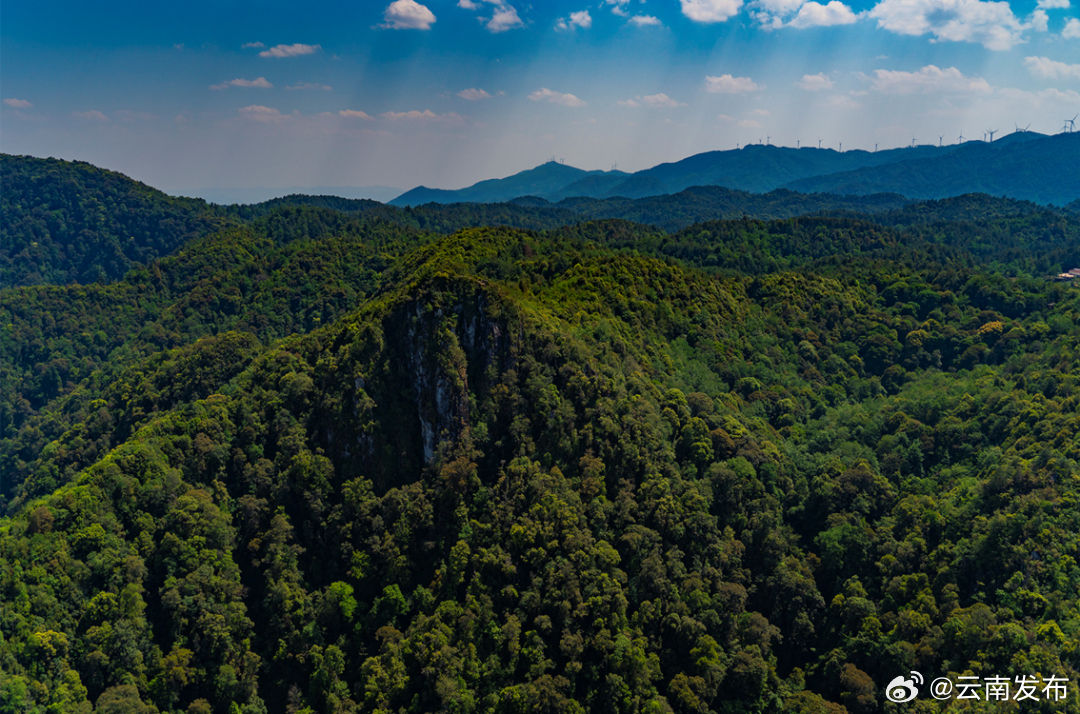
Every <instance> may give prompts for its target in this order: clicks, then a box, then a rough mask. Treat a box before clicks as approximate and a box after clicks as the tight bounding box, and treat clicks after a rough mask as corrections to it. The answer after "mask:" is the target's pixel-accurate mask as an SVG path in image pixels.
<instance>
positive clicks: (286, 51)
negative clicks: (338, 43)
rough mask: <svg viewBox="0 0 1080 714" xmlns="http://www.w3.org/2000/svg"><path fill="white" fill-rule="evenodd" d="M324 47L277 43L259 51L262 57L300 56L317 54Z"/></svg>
mask: <svg viewBox="0 0 1080 714" xmlns="http://www.w3.org/2000/svg"><path fill="white" fill-rule="evenodd" d="M321 49H322V45H301V44H295V45H276V46H274V47H271V48H270V49H268V50H263V51H262V52H260V53H259V56H260V57H300V56H301V55H311V54H315V53H316V52H318V51H319V50H321Z"/></svg>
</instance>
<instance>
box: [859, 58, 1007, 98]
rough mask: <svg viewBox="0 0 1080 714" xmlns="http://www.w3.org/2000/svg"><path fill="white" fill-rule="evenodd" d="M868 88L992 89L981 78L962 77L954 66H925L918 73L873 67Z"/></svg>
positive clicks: (915, 91)
mask: <svg viewBox="0 0 1080 714" xmlns="http://www.w3.org/2000/svg"><path fill="white" fill-rule="evenodd" d="M870 89H872V90H873V91H875V92H880V93H882V94H986V93H989V92H990V91H992V88H991V87H990V84H989V83H988V82H987V81H986V80H985V79H983V78H982V77H965V76H964V75H963V73H962V72H960V70H958V69H957V68H956V67H949V68H948V69H939V68H938V67H935V66H934V65H932V64H931V65H927V66H925V67H923V68H922V69H920V70H919V71H918V72H894V71H891V70H886V69H876V70H874V78H873V79H872V80H871V82H870Z"/></svg>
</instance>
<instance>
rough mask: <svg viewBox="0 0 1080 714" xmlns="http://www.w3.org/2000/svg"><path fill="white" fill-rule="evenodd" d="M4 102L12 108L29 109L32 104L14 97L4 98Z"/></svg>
mask: <svg viewBox="0 0 1080 714" xmlns="http://www.w3.org/2000/svg"><path fill="white" fill-rule="evenodd" d="M4 104H6V105H8V106H9V107H11V108H12V109H29V108H30V107H32V106H34V105H33V104H31V103H30V102H29V100H26V99H15V98H14V97H10V98H8V99H5V100H4Z"/></svg>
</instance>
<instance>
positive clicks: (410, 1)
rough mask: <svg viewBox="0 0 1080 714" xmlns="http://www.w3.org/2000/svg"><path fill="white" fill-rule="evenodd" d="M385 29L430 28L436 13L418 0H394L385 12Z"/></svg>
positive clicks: (383, 26)
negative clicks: (417, 0)
mask: <svg viewBox="0 0 1080 714" xmlns="http://www.w3.org/2000/svg"><path fill="white" fill-rule="evenodd" d="M383 20H384V21H385V22H384V23H383V24H382V25H379V27H380V28H382V29H384V30H430V29H431V25H432V23H434V22H435V13H433V12H432V11H431V10H429V9H428V8H427V7H426V6H424V5H421V4H420V3H418V2H416V0H394V2H392V3H390V4H389V5H388V6H387V7H386V10H385V11H384V12H383Z"/></svg>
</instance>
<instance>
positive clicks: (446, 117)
mask: <svg viewBox="0 0 1080 714" xmlns="http://www.w3.org/2000/svg"><path fill="white" fill-rule="evenodd" d="M379 116H380V117H382V118H383V119H386V120H387V121H419V122H430V121H437V122H449V123H452V124H460V123H461V122H462V120H463V117H462V116H461V115H460V114H457V113H455V112H449V113H447V114H436V113H435V112H433V111H431V110H430V109H425V110H424V111H422V112H421V111H417V110H416V109H413V110H412V111H409V112H383V113H382V114H380V115H379Z"/></svg>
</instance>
